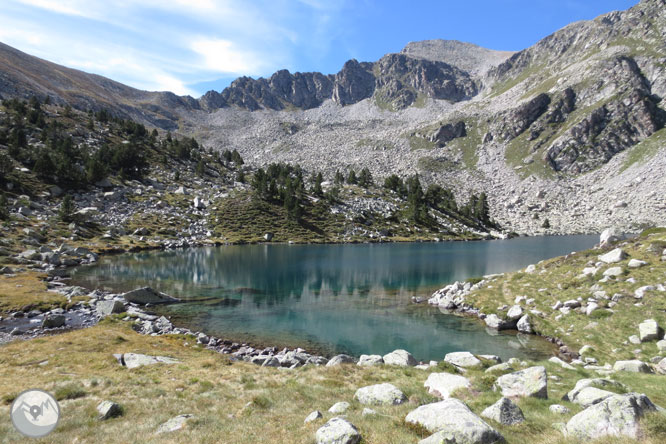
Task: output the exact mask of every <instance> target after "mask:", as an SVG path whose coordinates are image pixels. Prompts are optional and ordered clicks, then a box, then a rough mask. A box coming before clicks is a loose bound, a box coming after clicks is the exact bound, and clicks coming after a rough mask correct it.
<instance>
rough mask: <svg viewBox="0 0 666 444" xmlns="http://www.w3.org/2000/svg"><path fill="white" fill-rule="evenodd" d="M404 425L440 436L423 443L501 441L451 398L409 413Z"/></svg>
mask: <svg viewBox="0 0 666 444" xmlns="http://www.w3.org/2000/svg"><path fill="white" fill-rule="evenodd" d="M405 422H407V423H409V424H415V425H418V426H420V427H423V428H425V429H426V430H428V431H429V432H431V433H435V434H437V433H440V435H438V436H434V435H433V436H431V437H430V438H427V439H426V440H424V441H421V442H427V443H436V442H447V441H442V439H443V437H446V438H448V439H449V440H450V441H449V442H455V443H479V444H486V443H495V442H501V441H503V439H504V438H503V437H502V435H500V434H499V432H497V431H496V430H495V429H493V428H492V427H490V426H489V425H488V424H487V423H486V422H485V421H484V420H482V419H481V418H479V417H478V416H476V415H475V414H474V413H473V412H472V411H471V410H470V409H469V408H468V407H467V406H466V405H465V404H464V403H463V402H462V401H459V400H457V399H454V398H449V399H445V400H444V401H440V402H436V403H433V404H425V405H422V406H420V407H418V408H417V409H416V410H413V411H411V412H410V413H409V414H408V415H407V417H406V418H405Z"/></svg>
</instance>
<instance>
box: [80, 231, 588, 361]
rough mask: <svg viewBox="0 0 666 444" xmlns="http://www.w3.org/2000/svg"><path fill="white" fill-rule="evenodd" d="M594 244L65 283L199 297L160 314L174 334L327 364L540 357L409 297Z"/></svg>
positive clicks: (306, 257)
mask: <svg viewBox="0 0 666 444" xmlns="http://www.w3.org/2000/svg"><path fill="white" fill-rule="evenodd" d="M597 239H598V238H597V237H596V236H562V237H538V238H519V239H512V240H506V241H483V242H447V243H405V244H363V245H243V246H224V247H215V248H197V249H188V250H180V251H168V252H144V253H137V254H126V255H119V256H113V257H107V258H104V259H102V260H101V261H100V263H99V264H98V265H96V266H93V267H81V268H79V269H78V270H76V272H75V274H74V276H73V277H74V280H75V282H76V283H78V284H79V285H84V286H88V287H102V288H105V289H108V290H112V291H116V292H120V291H126V290H130V289H132V288H136V287H137V286H143V285H150V286H152V287H154V288H156V289H159V290H160V291H164V292H166V293H169V294H172V295H174V296H177V297H180V298H183V299H185V300H192V299H196V301H192V302H189V303H184V304H177V305H172V306H167V307H161V308H160V310H161V311H163V312H164V313H165V314H167V315H169V316H171V317H172V318H173V319H174V320H175V321H176V323H177V324H185V325H188V326H190V327H193V328H196V329H202V330H204V331H206V332H208V333H210V334H213V335H217V336H221V337H224V338H233V339H239V340H245V341H251V342H256V343H263V344H280V345H281V344H285V345H291V346H299V345H300V346H303V347H306V348H308V347H309V348H314V349H317V350H319V351H322V352H324V353H329V354H331V353H337V352H347V353H351V354H354V355H359V354H361V353H366V354H367V353H376V354H384V353H387V352H389V351H391V350H393V349H395V348H405V349H407V350H409V351H410V352H412V353H413V354H414V356H415V357H416V358H417V359H422V360H428V359H438V360H439V359H441V358H442V357H443V355H444V354H445V353H447V352H449V351H456V350H470V351H473V352H475V353H492V354H499V355H500V356H503V357H505V358H507V357H511V356H519V357H526V356H533V357H539V356H543V354H544V353H548V352H550V351H551V350H552V349H551V348H550V347H549V346H547V345H545V344H543V342H544V341H540V340H535V339H534V338H529V337H527V338H526V337H523V336H522V335H521V336H515V335H509V334H502V335H496V336H491V335H489V334H487V333H486V331H485V328H484V327H483V325H482V324H481V323H479V322H478V321H475V320H471V319H464V318H460V317H455V316H451V315H445V314H442V313H440V312H439V310H438V309H437V308H434V307H424V306H414V305H412V304H410V303H409V301H410V298H411V296H422V297H428V296H430V295H431V294H432V292H433V291H435V290H436V289H438V288H440V287H442V286H444V285H446V284H447V283H450V282H453V281H455V280H462V279H466V278H469V277H474V276H481V275H484V274H489V273H500V272H504V271H511V270H515V269H518V268H521V267H524V266H526V265H528V264H530V263H535V262H538V261H539V260H541V259H545V258H548V257H553V256H557V255H561V254H565V253H569V252H571V251H574V250H580V249H584V248H588V247H590V246H592V245H593V244H594V243H595V241H596V240H597Z"/></svg>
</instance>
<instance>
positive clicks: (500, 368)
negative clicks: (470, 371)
mask: <svg viewBox="0 0 666 444" xmlns="http://www.w3.org/2000/svg"><path fill="white" fill-rule="evenodd" d="M509 370H510V371H514V370H515V369H514V368H513V367H512V366H511V364H509V363H508V362H503V363H501V364H496V365H493V366H491V367H488V368H487V369H486V370H485V372H486V373H499V372H505V371H509Z"/></svg>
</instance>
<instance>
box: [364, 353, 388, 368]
mask: <svg viewBox="0 0 666 444" xmlns="http://www.w3.org/2000/svg"><path fill="white" fill-rule="evenodd" d="M383 363H384V359H383V358H382V357H381V356H380V355H361V357H360V358H359V359H358V365H361V366H372V365H379V364H383Z"/></svg>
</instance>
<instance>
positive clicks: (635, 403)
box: [565, 393, 657, 441]
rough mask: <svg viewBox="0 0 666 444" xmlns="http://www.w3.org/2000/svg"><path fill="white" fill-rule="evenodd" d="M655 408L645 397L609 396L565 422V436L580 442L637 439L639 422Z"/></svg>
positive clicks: (628, 395) (637, 395)
mask: <svg viewBox="0 0 666 444" xmlns="http://www.w3.org/2000/svg"><path fill="white" fill-rule="evenodd" d="M656 409H657V408H656V406H655V405H654V404H653V403H652V402H651V401H650V399H649V398H648V397H647V396H645V395H640V394H637V393H628V394H626V395H614V396H611V397H609V398H607V399H605V400H603V401H601V402H600V403H599V404H595V405H593V406H591V407H588V408H586V409H585V410H583V411H582V412H580V413H578V414H576V415H575V416H574V417H573V418H571V419H570V420H569V422H568V423H567V425H566V428H565V435H566V436H569V437H572V438H574V439H577V440H580V441H588V440H593V439H597V438H601V437H604V436H626V437H629V438H632V439H637V438H638V437H639V419H640V418H641V417H642V416H643V415H644V414H645V413H647V412H651V411H655V410H656Z"/></svg>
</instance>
